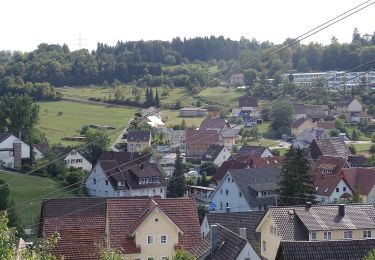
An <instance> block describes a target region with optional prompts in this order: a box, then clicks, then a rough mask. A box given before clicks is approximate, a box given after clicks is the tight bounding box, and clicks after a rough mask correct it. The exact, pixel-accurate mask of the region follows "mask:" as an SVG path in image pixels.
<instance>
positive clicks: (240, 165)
mask: <svg viewBox="0 0 375 260" xmlns="http://www.w3.org/2000/svg"><path fill="white" fill-rule="evenodd" d="M248 166H249V164H248V163H245V162H241V161H238V160H237V159H236V158H231V159H229V160H227V161H225V162H223V163H222V164H221V166H220V167H219V168H217V169H216V172H215V174H214V176H213V179H214V180H215V181H217V182H219V181H220V180H221V179H222V178H223V177H224V175H225V174H226V173H227V172H228V171H229V170H230V169H245V168H246V167H248Z"/></svg>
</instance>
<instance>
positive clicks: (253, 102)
mask: <svg viewBox="0 0 375 260" xmlns="http://www.w3.org/2000/svg"><path fill="white" fill-rule="evenodd" d="M238 103H239V106H240V107H258V99H257V98H255V97H247V96H243V97H240V98H239V99H238Z"/></svg>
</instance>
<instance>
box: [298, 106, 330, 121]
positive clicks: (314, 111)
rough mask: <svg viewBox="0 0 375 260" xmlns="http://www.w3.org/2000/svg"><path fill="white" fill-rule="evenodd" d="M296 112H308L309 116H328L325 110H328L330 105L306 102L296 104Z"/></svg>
mask: <svg viewBox="0 0 375 260" xmlns="http://www.w3.org/2000/svg"><path fill="white" fill-rule="evenodd" d="M293 107H294V113H295V114H306V115H307V117H319V118H320V117H322V118H324V117H326V114H325V111H327V110H328V106H325V105H305V104H294V105H293Z"/></svg>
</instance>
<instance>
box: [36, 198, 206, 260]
mask: <svg viewBox="0 0 375 260" xmlns="http://www.w3.org/2000/svg"><path fill="white" fill-rule="evenodd" d="M41 219H42V220H43V221H41V223H40V226H41V228H40V233H39V235H40V236H41V237H42V238H44V239H47V238H49V237H50V236H51V235H52V234H53V233H54V232H58V233H59V237H60V238H59V243H58V244H57V246H56V247H54V248H53V250H52V253H53V254H54V255H55V256H58V257H59V256H63V257H64V259H68V260H69V259H85V260H86V259H87V260H88V259H94V260H96V259H98V260H99V259H100V256H99V253H100V250H101V246H102V247H104V248H110V249H114V250H116V251H120V252H121V253H123V254H124V255H125V259H131V260H136V259H147V260H150V259H154V260H156V259H160V260H167V259H172V257H173V256H174V254H175V252H176V250H177V249H179V248H181V249H184V250H189V249H191V248H192V247H194V246H195V245H196V244H197V243H199V242H200V241H201V238H200V233H199V220H198V214H197V209H196V204H195V201H194V200H193V199H190V198H178V199H159V198H154V199H151V198H68V199H51V200H46V201H44V202H43V204H42V211H41Z"/></svg>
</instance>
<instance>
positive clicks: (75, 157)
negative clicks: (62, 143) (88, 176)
mask: <svg viewBox="0 0 375 260" xmlns="http://www.w3.org/2000/svg"><path fill="white" fill-rule="evenodd" d="M64 161H65V162H66V164H67V166H68V167H74V168H77V169H82V170H85V171H91V169H92V164H91V163H90V162H89V161H88V160H87V159H86V158H85V157H83V155H82V154H80V153H79V152H77V151H76V150H74V149H73V150H72V151H71V152H70V153H69V154H68V155H67V156H66V157H65V158H64Z"/></svg>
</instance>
